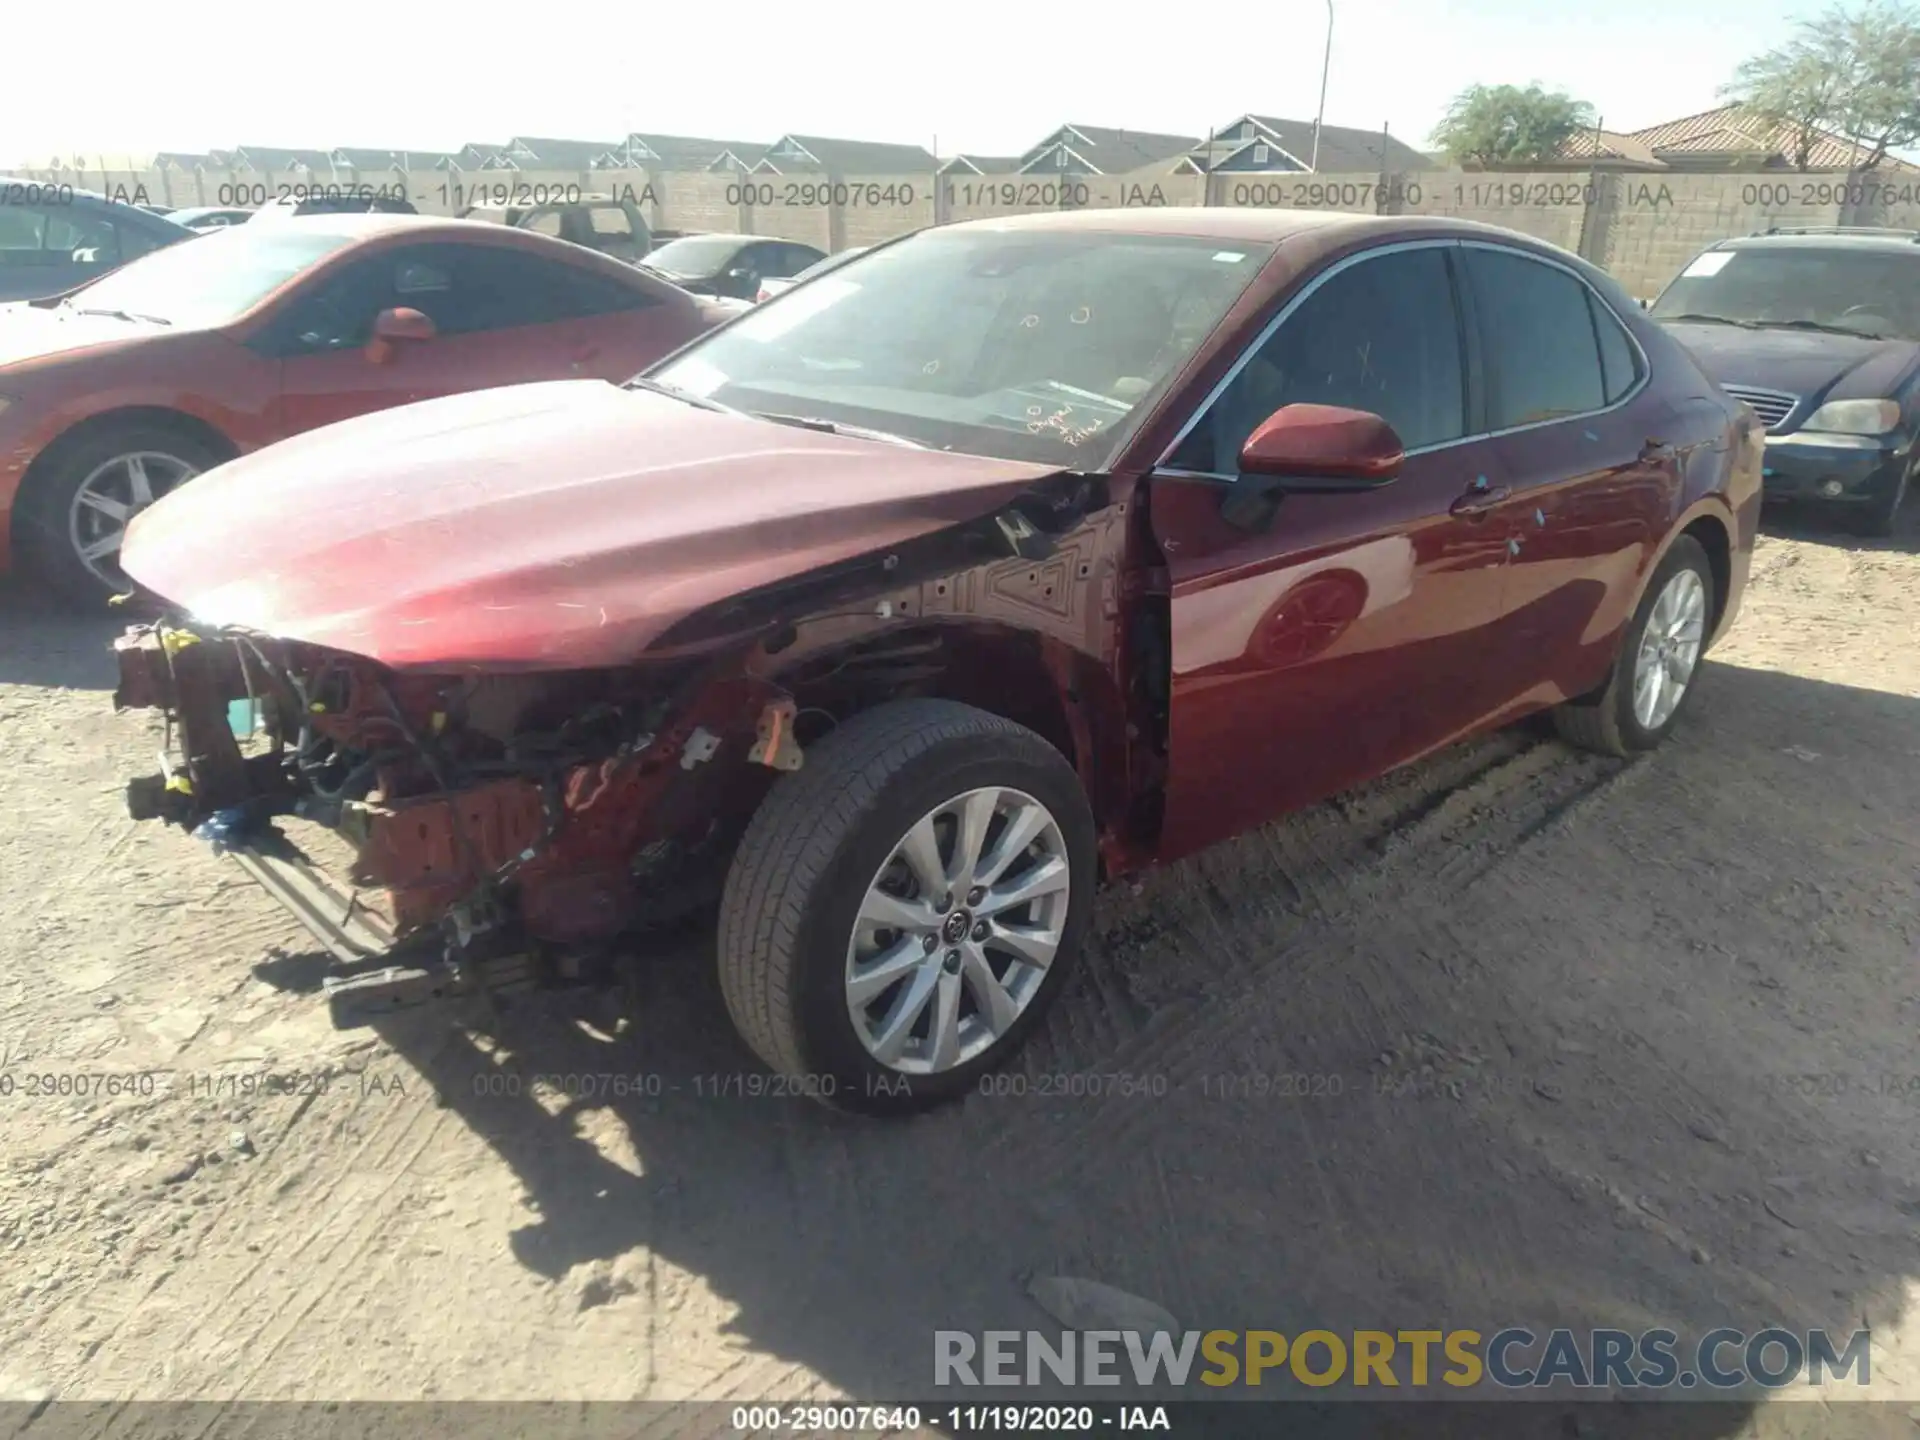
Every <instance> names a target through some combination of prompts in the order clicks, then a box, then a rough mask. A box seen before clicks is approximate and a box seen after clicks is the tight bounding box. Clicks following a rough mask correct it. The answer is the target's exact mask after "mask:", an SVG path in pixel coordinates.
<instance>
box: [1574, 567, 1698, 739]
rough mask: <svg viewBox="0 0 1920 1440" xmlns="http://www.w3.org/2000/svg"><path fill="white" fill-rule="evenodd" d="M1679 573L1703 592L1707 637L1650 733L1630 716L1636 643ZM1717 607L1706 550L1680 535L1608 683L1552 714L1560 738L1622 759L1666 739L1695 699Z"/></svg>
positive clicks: (1645, 597) (1647, 595)
mask: <svg viewBox="0 0 1920 1440" xmlns="http://www.w3.org/2000/svg"><path fill="white" fill-rule="evenodd" d="M1682 570H1692V571H1694V572H1695V573H1696V574H1697V575H1699V577H1700V581H1701V583H1702V584H1703V585H1704V586H1705V587H1706V597H1707V616H1706V633H1705V634H1703V635H1702V636H1701V640H1700V656H1699V658H1698V659H1696V660H1695V662H1694V669H1693V673H1692V674H1691V675H1690V676H1689V677H1688V680H1687V688H1686V689H1685V690H1684V691H1683V692H1682V693H1681V696H1680V703H1679V704H1678V705H1677V706H1675V707H1674V711H1673V713H1672V714H1671V715H1669V716H1668V717H1667V718H1666V720H1665V721H1664V722H1663V723H1662V724H1661V725H1660V726H1658V727H1657V728H1656V729H1651V730H1650V729H1648V728H1647V727H1646V726H1644V725H1642V724H1641V723H1640V721H1639V719H1638V718H1637V717H1636V716H1635V715H1634V713H1633V667H1634V662H1635V659H1636V657H1637V656H1638V655H1639V653H1640V637H1641V635H1642V634H1644V633H1645V631H1646V628H1647V621H1648V618H1649V617H1650V616H1651V615H1652V613H1653V607H1654V603H1655V602H1656V601H1657V600H1658V599H1659V597H1660V594H1661V592H1662V591H1664V590H1665V589H1666V588H1667V585H1668V584H1669V583H1670V582H1671V581H1672V579H1673V577H1674V576H1675V575H1676V574H1678V573H1679V572H1680V571H1682ZM1720 605H1721V596H1720V595H1719V594H1718V592H1717V591H1716V589H1715V587H1714V580H1713V566H1712V565H1711V564H1710V563H1709V562H1708V560H1707V552H1706V549H1705V548H1704V547H1703V546H1702V545H1701V544H1700V542H1699V541H1698V540H1695V539H1694V538H1693V537H1692V536H1691V535H1682V536H1681V537H1680V538H1679V539H1677V540H1675V541H1674V542H1673V546H1672V548H1671V549H1669V550H1668V551H1667V553H1666V556H1665V557H1664V558H1663V559H1662V560H1661V561H1660V565H1659V567H1658V568H1657V569H1656V570H1655V571H1654V572H1653V579H1652V580H1651V581H1649V582H1648V584H1647V589H1646V593H1645V594H1644V595H1642V596H1641V597H1640V606H1639V608H1638V609H1637V610H1635V611H1634V614H1633V620H1632V622H1631V623H1629V624H1628V625H1627V627H1626V630H1625V632H1624V633H1623V634H1622V636H1621V639H1620V653H1619V655H1617V656H1616V657H1615V658H1614V662H1613V673H1612V674H1611V675H1609V676H1608V677H1607V683H1606V684H1605V685H1604V686H1603V687H1602V688H1601V689H1600V690H1599V691H1598V692H1596V693H1595V694H1593V695H1590V696H1584V697H1582V698H1581V699H1579V700H1572V701H1568V702H1567V703H1566V704H1564V705H1560V706H1557V707H1556V708H1555V709H1554V712H1553V722H1554V726H1555V728H1556V729H1558V730H1559V732H1560V738H1561V739H1563V740H1565V741H1566V742H1567V743H1568V744H1570V745H1577V746H1579V747H1580V748H1581V749H1583V750H1594V751H1598V752H1599V753H1600V754H1602V755H1617V756H1619V757H1621V758H1623V759H1624V758H1626V757H1628V756H1631V755H1637V754H1640V753H1642V752H1643V751H1647V750H1651V749H1653V747H1654V746H1656V745H1658V744H1659V743H1660V742H1661V741H1662V740H1664V739H1666V738H1667V735H1668V734H1669V733H1670V732H1671V731H1672V730H1673V727H1674V726H1675V725H1676V724H1677V723H1678V722H1679V720H1680V717H1681V716H1682V715H1683V714H1685V713H1686V709H1687V702H1688V701H1689V700H1691V699H1692V698H1693V692H1694V691H1695V690H1696V689H1698V688H1699V678H1700V670H1699V665H1700V660H1702V659H1705V657H1706V651H1707V641H1708V639H1709V638H1710V637H1711V636H1712V634H1713V622H1714V617H1715V616H1717V615H1718V614H1719V613H1720Z"/></svg>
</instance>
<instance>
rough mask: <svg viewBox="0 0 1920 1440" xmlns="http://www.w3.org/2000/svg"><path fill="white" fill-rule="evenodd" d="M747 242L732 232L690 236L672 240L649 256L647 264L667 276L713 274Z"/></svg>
mask: <svg viewBox="0 0 1920 1440" xmlns="http://www.w3.org/2000/svg"><path fill="white" fill-rule="evenodd" d="M746 243H747V242H746V241H744V240H739V239H736V238H734V237H733V236H731V235H687V236H683V237H682V238H680V239H678V240H669V241H668V242H667V243H666V244H664V245H662V246H661V247H660V248H659V249H658V250H655V251H654V252H653V253H652V254H651V255H649V256H647V258H646V264H647V266H648V268H649V269H653V270H659V271H662V272H664V273H665V274H668V275H711V274H713V273H714V272H715V271H717V270H719V269H720V267H721V266H723V265H725V264H726V263H727V262H728V261H729V260H731V259H733V257H734V256H735V255H737V254H739V253H740V249H741V247H742V246H743V245H745V244H746Z"/></svg>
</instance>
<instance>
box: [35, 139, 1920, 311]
mask: <svg viewBox="0 0 1920 1440" xmlns="http://www.w3.org/2000/svg"><path fill="white" fill-rule="evenodd" d="M35 178H38V179H41V180H46V181H52V182H55V183H62V184H68V185H73V186H75V187H76V188H82V189H88V190H94V191H99V192H103V193H106V194H108V195H110V196H112V197H114V198H116V199H125V200H128V201H130V202H132V203H148V202H153V203H158V204H165V205H172V206H187V205H231V204H239V205H257V204H261V203H264V202H266V201H268V200H272V199H274V198H277V197H278V196H281V195H286V194H299V193H302V192H303V190H311V189H314V188H318V189H320V190H321V191H322V192H323V193H325V192H326V191H328V190H330V189H335V188H341V187H349V186H370V187H372V188H374V189H377V190H381V191H383V192H386V193H402V194H405V195H406V196H407V197H408V198H409V199H411V200H412V201H413V203H414V204H415V205H416V206H417V207H418V208H419V209H420V210H421V211H422V212H423V213H427V214H441V215H447V214H457V213H459V212H460V210H462V209H463V208H465V207H466V206H468V205H471V204H476V203H492V204H507V203H512V204H537V203H541V202H543V201H544V200H550V199H562V198H570V197H578V196H580V195H583V194H594V195H613V196H617V197H620V198H632V199H634V200H636V201H637V202H639V203H640V205H641V208H642V210H643V211H644V213H645V214H646V215H647V218H648V219H649V221H650V222H651V223H652V224H654V225H655V226H656V227H658V228H664V229H675V230H727V231H743V232H746V233H749V234H763V235H770V236H779V237H781V238H784V239H791V240H798V241H802V242H804V243H806V244H809V245H816V246H819V247H820V248H821V249H824V250H840V249H844V248H846V247H847V246H850V245H872V244H875V243H877V242H879V241H881V240H885V239H889V238H891V237H893V236H895V235H900V234H904V233H905V232H907V231H910V230H916V229H919V228H921V227H923V226H926V225H933V224H945V223H949V222H953V221H961V220H976V219H989V218H993V217H997V216H1003V215H1018V214H1026V213H1031V212H1035V211H1049V210H1063V209H1065V210H1071V209H1099V208H1106V207H1120V208H1132V207H1137V206H1150V207H1159V206H1180V205H1220V206H1259V207H1285V208H1298V209H1314V210H1341V211H1357V212H1360V213H1365V214H1381V215H1393V214H1404V215H1450V216H1457V217H1459V218H1462V219H1468V220H1478V221H1482V222H1485V223H1487V224H1492V225H1501V226H1505V227H1507V228H1510V229H1513V230H1517V231H1520V232H1521V233H1523V234H1526V235H1532V236H1535V237H1537V238H1539V239H1542V240H1546V241H1549V242H1551V243H1552V244H1555V245H1559V246H1562V247H1564V248H1566V249H1568V250H1572V251H1574V252H1576V253H1578V254H1581V255H1584V256H1585V257H1586V258H1588V259H1589V260H1592V261H1593V262H1594V263H1596V264H1598V265H1601V266H1604V267H1605V268H1606V269H1608V270H1609V271H1611V272H1612V273H1613V274H1614V275H1615V276H1617V277H1618V278H1619V279H1620V281H1621V282H1622V283H1623V284H1624V285H1625V286H1626V287H1627V288H1628V289H1629V290H1631V291H1632V292H1633V293H1635V294H1637V295H1643V296H1649V297H1650V296H1652V295H1654V294H1656V293H1657V292H1658V291H1659V290H1660V288H1661V287H1662V286H1664V285H1665V284H1666V283H1667V281H1669V280H1671V279H1672V278H1673V276H1674V275H1676V274H1677V273H1678V272H1679V271H1680V269H1681V268H1682V267H1683V266H1684V265H1685V264H1686V263H1687V261H1688V260H1689V259H1691V258H1692V257H1693V256H1694V255H1695V254H1697V253H1698V252H1699V251H1700V250H1702V249H1704V248H1705V247H1706V246H1708V245H1710V244H1712V243H1713V242H1714V241H1716V240H1721V239H1726V238H1729V237H1732V236H1738V235H1748V234H1752V233H1754V232H1756V231H1761V230H1766V229H1768V228H1770V227H1773V226H1793V225H1836V224H1857V225H1888V226H1896V227H1900V228H1910V229H1920V175H1911V174H1901V173H1898V172H1891V171H1889V172H1886V173H1883V174H1875V173H1872V172H1862V173H1856V174H1854V175H1846V174H1819V175H1799V174H1791V173H1788V174H1779V173H1768V172H1759V171H1755V172H1747V173H1740V174H1673V173H1666V174H1577V173H1573V174H1569V173H1564V172H1542V173H1531V174H1521V173H1483V172H1467V171H1459V170H1427V171H1410V172H1406V173H1402V174H1386V175H1369V174H1352V175H1320V176H1291V175H1232V174H1216V175H1212V176H1206V177H1202V176H1197V175H1195V176H1180V175H1164V174H1163V175H1135V176H1093V177H1069V176H1041V175H1033V176H1012V175H946V176H938V177H936V176H933V175H924V174H922V175H886V176H857V177H846V176H841V177H836V176H829V175H785V176H781V175H770V176H742V175H720V174H706V173H699V174H687V173H672V172H663V173H658V174H649V173H648V172H646V171H642V170H596V171H589V172H584V173H581V172H558V171H556V172H526V171H511V172H506V171H503V172H492V171H488V172H473V173H466V174H451V173H447V172H441V171H429V172H423V173H418V174H413V175H404V174H397V173H373V172H364V173H359V174H355V173H352V172H347V173H343V174H339V175H327V176H320V175H308V174H270V175H268V174H253V173H237V174H232V173H230V174H220V173H214V172H205V173H189V172H184V171H148V172H128V171H114V172H103V171H80V170H69V171H44V172H40V173H39V174H38V175H37V176H35Z"/></svg>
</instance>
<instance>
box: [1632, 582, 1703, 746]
mask: <svg viewBox="0 0 1920 1440" xmlns="http://www.w3.org/2000/svg"><path fill="white" fill-rule="evenodd" d="M1706 633H1707V587H1706V585H1705V584H1704V583H1703V582H1702V581H1701V579H1700V574H1699V572H1698V571H1697V570H1691V569H1688V570H1676V571H1674V573H1673V578H1672V579H1670V580H1668V581H1667V584H1666V588H1665V589H1663V590H1662V591H1661V592H1660V595H1659V598H1658V599H1656V600H1655V601H1654V602H1653V609H1652V610H1651V611H1650V612H1649V613H1648V615H1647V625H1646V628H1645V629H1644V630H1642V631H1641V632H1640V649H1639V653H1638V654H1636V655H1635V656H1634V661H1633V718H1634V719H1635V720H1638V721H1639V722H1640V726H1641V728H1642V729H1644V730H1649V731H1652V730H1658V729H1659V728H1660V727H1661V726H1662V725H1664V724H1666V723H1667V721H1668V720H1670V719H1672V718H1673V712H1674V711H1675V710H1677V709H1679V708H1680V700H1681V697H1682V696H1684V695H1685V694H1686V693H1687V685H1688V683H1689V682H1690V681H1691V680H1692V679H1693V667H1694V666H1695V665H1697V664H1698V663H1699V661H1700V646H1701V642H1702V641H1703V640H1704V639H1705V638H1706Z"/></svg>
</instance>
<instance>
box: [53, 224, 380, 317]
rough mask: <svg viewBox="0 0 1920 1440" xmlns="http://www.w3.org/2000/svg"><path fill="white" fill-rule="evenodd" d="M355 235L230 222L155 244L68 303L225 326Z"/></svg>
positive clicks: (344, 244)
mask: <svg viewBox="0 0 1920 1440" xmlns="http://www.w3.org/2000/svg"><path fill="white" fill-rule="evenodd" d="M353 240H354V237H353V236H351V235H341V234H337V233H334V232H332V231H313V230H306V229H296V230H280V229H275V228H272V227H267V228H263V229H255V228H254V227H253V226H251V225H235V226H231V227H229V228H227V229H225V230H213V231H210V232H208V234H207V235H206V236H205V237H204V238H202V239H199V240H195V241H194V242H193V243H192V244H191V245H170V246H168V247H167V248H166V249H165V250H156V251H154V252H153V253H152V254H151V255H146V256H143V257H141V258H140V259H138V260H135V261H134V262H133V263H132V264H130V265H124V266H122V267H121V268H120V269H118V270H115V271H114V272H113V273H112V274H110V275H105V276H102V277H101V278H100V279H99V280H96V281H94V283H93V284H91V285H89V286H87V287H86V288H85V289H84V290H82V291H80V292H79V293H78V294H76V295H73V296H72V297H70V298H69V299H68V300H67V302H66V303H67V304H69V305H72V306H73V307H74V308H75V309H79V310H123V311H125V312H126V313H127V314H129V315H139V316H150V317H152V318H153V319H156V320H165V321H167V322H168V323H169V324H173V325H185V326H201V325H224V324H225V323H226V322H227V321H229V320H232V319H234V318H235V317H237V316H239V315H242V314H245V313H246V312H247V311H248V310H250V309H252V308H253V307H254V306H255V305H256V304H258V303H259V302H260V301H261V300H263V299H265V298H266V297H267V296H268V295H269V294H271V293H272V292H273V291H274V290H276V289H278V288H279V287H280V286H281V285H283V284H285V283H286V282H287V281H288V280H290V279H292V278H293V277H294V276H295V275H298V274H299V273H300V272H301V271H302V270H305V269H306V268H307V267H308V266H309V265H312V264H314V263H315V262H316V261H318V260H321V259H323V258H325V257H326V256H328V255H331V254H332V253H333V252H334V251H336V250H340V249H343V248H345V247H346V246H348V245H351V244H352V243H353Z"/></svg>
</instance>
